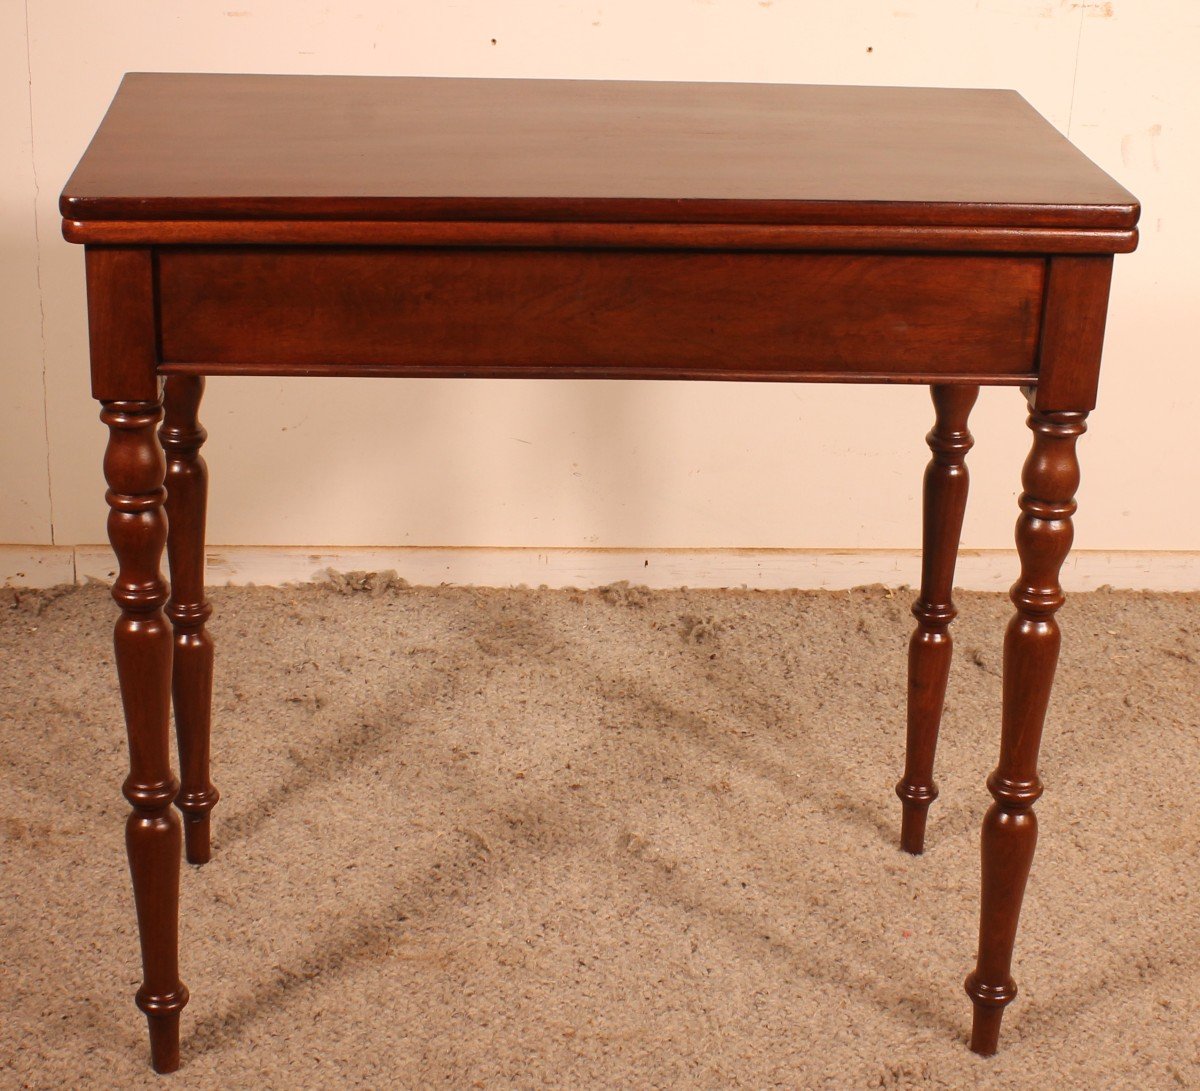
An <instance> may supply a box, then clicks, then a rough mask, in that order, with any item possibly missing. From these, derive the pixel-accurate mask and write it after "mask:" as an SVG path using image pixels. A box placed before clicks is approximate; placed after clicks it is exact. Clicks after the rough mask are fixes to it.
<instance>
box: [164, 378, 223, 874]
mask: <svg viewBox="0 0 1200 1091" xmlns="http://www.w3.org/2000/svg"><path fill="white" fill-rule="evenodd" d="M203 394H204V379H203V377H202V376H199V375H171V376H169V377H168V378H167V380H166V382H165V384H164V402H165V408H166V415H165V418H164V420H163V426H162V428H161V429H159V439H160V440H161V442H162V446H163V450H164V451H165V452H166V456H167V478H166V482H167V501H166V511H167V519H168V532H167V557H168V560H169V562H170V566H171V598H170V601H169V602H168V603H167V616H168V617H169V618H170V619H171V624H172V626H173V628H174V631H175V657H174V668H173V672H172V680H171V691H172V697H173V699H174V704H175V734H176V737H177V740H178V745H179V775H180V782H181V785H180V790H179V796H178V797H177V799H176V801H175V802H176V806H177V807H178V808H179V810H180V811H181V812H182V814H183V831H184V849H185V852H186V854H187V860H188V863H190V864H204V863H207V862H208V860H209V858H210V857H211V848H210V839H209V825H210V823H209V816H210V813H211V811H212V809H213V807H214V806H216V803H217V800H218V799H220V795H219V793H218V792H217V790H216V788H214V787H213V784H212V781H211V780H210V779H209V735H210V729H211V721H212V676H213V644H212V638H211V637H210V636H209V635H208V630H207V629H206V627H205V624H206V622H207V621H208V619H209V617H210V616H211V615H212V607H211V606H210V605H209V604H208V601H207V600H206V598H205V597H204V529H205V515H206V507H207V502H208V467H207V466H206V465H205V463H204V459H203V457H202V456H201V455H200V448H201V447H202V446H203V445H204V441H205V440H206V439H207V438H208V433H207V432H205V430H204V428H203V427H202V426H201V424H200V421H199V418H198V415H197V414H198V412H199V408H200V399H201V397H202V396H203Z"/></svg>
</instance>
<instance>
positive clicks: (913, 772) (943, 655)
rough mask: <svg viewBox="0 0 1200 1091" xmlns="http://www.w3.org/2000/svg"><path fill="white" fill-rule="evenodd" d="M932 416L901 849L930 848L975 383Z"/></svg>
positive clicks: (900, 789) (944, 395) (945, 396)
mask: <svg viewBox="0 0 1200 1091" xmlns="http://www.w3.org/2000/svg"><path fill="white" fill-rule="evenodd" d="M930 393H931V394H932V395H933V405H934V412H935V419H934V425H933V431H932V432H930V433H929V435H928V436H927V437H926V442H927V443H928V444H929V449H930V451H932V452H933V458H932V459H931V460H930V462H929V466H928V467H927V468H926V470H925V516H924V533H923V535H922V553H921V593H920V596H919V597H918V598H917V601H916V602H915V603H913V608H912V612H913V616H914V617H915V618H916V619H917V628H916V631H915V632H914V633H913V635H912V640H911V641H909V645H908V746H907V749H906V752H905V761H904V776H903V777H901V778H900V783H899V784H897V785H896V795H898V796H899V797H900V802H901V804H902V805H903V813H902V817H901V823H900V847H901V848H903V849H904V851H905V852H912V853H919V852H921V851H923V850H924V848H925V817H926V815H927V814H928V813H929V804H931V803H932V802H933V801H934V800H935V799H937V794H938V790H937V784H936V783H934V779H933V756H934V751H935V750H936V749H937V737H938V726H939V724H940V723H941V720H942V706H943V704H944V703H945V700H946V679H947V678H948V677H949V675H950V653H951V646H952V645H951V638H950V622H952V621H953V620H954V618H955V615H956V614H957V612H958V611H957V610H955V608H954V603H953V601H952V600H951V591H952V590H953V587H954V562H955V560H956V559H957V558H958V542H959V539H960V538H961V536H962V522H963V512H964V511H965V510H966V507H967V485H968V480H969V478H968V474H967V466H966V457H967V452H968V451H969V450H970V449H971V446H972V444H973V443H974V442H975V441H974V440H973V439H972V438H971V433H970V432H969V431H968V430H967V418H968V417H969V416H970V413H971V407H972V406H974V404H975V399H976V398H978V397H979V387H977V386H934V387H931V388H930Z"/></svg>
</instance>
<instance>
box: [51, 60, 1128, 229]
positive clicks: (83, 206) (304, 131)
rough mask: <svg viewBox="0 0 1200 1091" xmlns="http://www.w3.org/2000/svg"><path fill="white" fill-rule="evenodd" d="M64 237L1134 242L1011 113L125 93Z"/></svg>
mask: <svg viewBox="0 0 1200 1091" xmlns="http://www.w3.org/2000/svg"><path fill="white" fill-rule="evenodd" d="M61 206H62V212H63V215H64V216H65V217H67V218H69V219H75V220H87V219H158V218H174V219H189V218H197V219H208V218H231V219H240V218H251V219H306V218H313V217H315V218H321V219H382V220H391V219H406V220H445V219H450V220H461V219H471V220H495V219H499V220H522V221H524V220H583V221H617V222H629V221H633V222H637V221H642V222H645V221H650V222H654V221H662V222H717V223H810V224H811V223H835V224H872V225H883V224H904V225H914V224H921V225H925V226H934V225H956V226H962V225H984V224H986V225H991V226H1017V227H1039V226H1040V227H1083V228H1128V227H1132V226H1133V225H1134V224H1135V223H1136V222H1137V217H1138V206H1137V202H1136V200H1135V199H1134V198H1133V197H1132V195H1131V194H1129V192H1128V191H1127V190H1125V189H1124V188H1123V187H1122V186H1120V185H1118V184H1117V183H1116V182H1114V181H1113V180H1112V179H1111V178H1110V177H1109V176H1108V175H1107V174H1105V173H1104V172H1103V171H1102V170H1100V168H1099V167H1097V166H1096V165H1095V164H1093V163H1091V162H1090V161H1089V160H1088V159H1087V158H1086V157H1084V156H1083V155H1082V153H1080V152H1079V151H1077V150H1076V149H1075V148H1074V147H1073V146H1072V145H1071V144H1070V143H1069V142H1068V141H1067V140H1066V139H1065V138H1064V137H1063V136H1061V135H1060V134H1059V133H1058V132H1057V131H1056V130H1055V129H1054V127H1053V126H1052V125H1050V123H1049V122H1047V121H1046V120H1045V119H1044V118H1042V117H1041V116H1040V115H1039V114H1038V113H1037V112H1036V111H1034V110H1033V109H1032V107H1030V106H1029V104H1028V103H1026V102H1025V101H1024V100H1023V99H1022V98H1021V97H1020V96H1019V95H1017V94H1016V93H1015V92H1013V91H990V90H969V89H947V88H899V87H823V86H798V85H788V84H730V83H725V84H720V83H645V82H643V83H622V82H615V81H603V82H602V81H587V80H476V79H429V78H387V77H347V76H257V75H206V74H193V73H168V74H163V73H131V74H130V75H128V76H126V77H125V79H124V81H123V82H122V84H121V87H120V89H119V91H118V92H117V96H116V98H115V99H114V101H113V104H112V106H111V107H110V108H109V111H108V113H107V115H106V117H105V119H104V122H103V124H102V125H101V128H100V130H99V131H98V133H97V134H96V137H95V139H94V140H93V141H92V144H91V146H90V147H89V149H88V151H87V152H86V154H85V155H84V157H83V159H82V160H81V161H80V163H79V166H78V167H77V168H76V170H75V173H74V174H73V175H72V176H71V179H70V181H68V183H67V185H66V188H65V190H64V192H63V196H62V201H61Z"/></svg>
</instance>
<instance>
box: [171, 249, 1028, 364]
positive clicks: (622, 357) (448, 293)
mask: <svg viewBox="0 0 1200 1091" xmlns="http://www.w3.org/2000/svg"><path fill="white" fill-rule="evenodd" d="M156 268H157V274H156V275H157V299H158V306H159V319H160V332H161V359H162V362H163V364H164V365H166V366H167V368H168V370H169V369H170V366H171V365H197V366H199V365H204V366H206V367H210V368H211V369H212V370H214V371H223V372H244V373H248V374H255V373H274V374H288V373H300V374H303V373H305V372H312V371H319V372H333V373H339V372H341V371H343V370H344V371H345V372H346V373H347V374H355V373H359V374H362V373H368V374H369V373H382V374H389V373H391V374H397V375H405V374H445V375H447V376H451V375H478V376H504V375H538V374H544V375H547V376H554V375H563V376H567V375H611V376H620V375H626V374H627V375H631V376H633V375H638V376H651V377H655V376H661V377H663V378H670V377H689V378H696V377H699V378H705V377H711V378H749V379H772V378H774V379H783V378H805V377H838V376H844V377H847V378H849V377H864V378H867V377H888V376H894V377H897V378H903V377H926V378H929V379H935V378H937V377H939V376H978V377H979V378H980V379H982V380H984V381H986V379H987V378H988V377H993V378H996V379H997V380H998V381H1006V380H1007V381H1013V380H1014V377H1028V376H1030V375H1031V374H1032V373H1033V371H1034V369H1035V356H1036V351H1037V339H1038V327H1039V321H1040V314H1041V302H1042V294H1043V287H1044V281H1045V269H1046V262H1045V260H1044V259H1043V258H1041V257H1037V256H1030V257H1013V256H1006V257H993V256H986V255H984V256H968V255H942V254H933V255H930V254H870V253H868V254H862V253H858V254H854V253H761V252H740V253H722V252H708V251H683V252H678V251H676V252H668V251H653V250H647V251H611V250H536V249H458V248H444V249H443V248H397V249H388V248H362V249H357V248H332V247H312V248H308V247H169V248H162V249H160V250H158V251H157V253H156Z"/></svg>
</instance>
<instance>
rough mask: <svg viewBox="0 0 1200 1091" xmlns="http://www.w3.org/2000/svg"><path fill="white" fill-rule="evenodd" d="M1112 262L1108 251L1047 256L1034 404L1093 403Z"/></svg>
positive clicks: (1085, 405)
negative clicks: (1104, 254)
mask: <svg viewBox="0 0 1200 1091" xmlns="http://www.w3.org/2000/svg"><path fill="white" fill-rule="evenodd" d="M1112 264H1113V261H1112V257H1111V256H1109V257H1062V256H1056V257H1054V258H1051V259H1050V268H1049V271H1048V275H1047V278H1046V310H1045V318H1044V320H1043V323H1042V338H1041V345H1040V346H1039V349H1038V384H1037V385H1038V390H1037V399H1036V403H1035V404H1036V405H1037V407H1038V408H1039V409H1043V410H1048V411H1052V410H1062V409H1075V410H1079V409H1084V410H1089V411H1090V410H1092V409H1095V408H1096V388H1097V386H1098V384H1099V381H1100V350H1101V348H1102V346H1103V344H1104V325H1105V318H1106V317H1107V314H1108V289H1109V283H1110V281H1111V280H1112Z"/></svg>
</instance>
